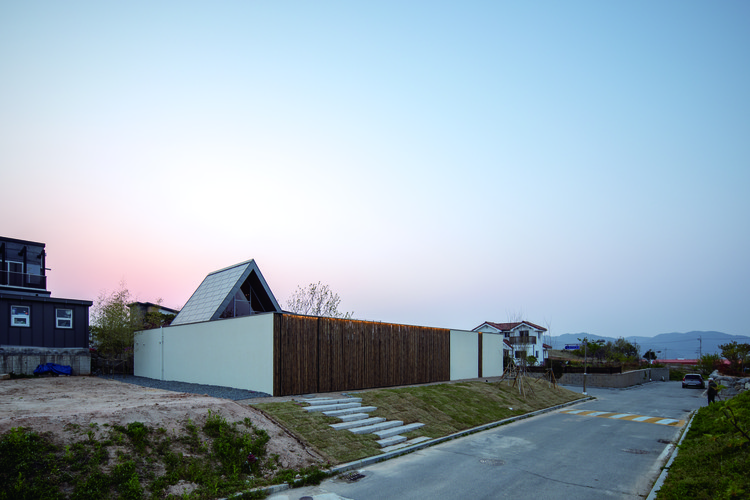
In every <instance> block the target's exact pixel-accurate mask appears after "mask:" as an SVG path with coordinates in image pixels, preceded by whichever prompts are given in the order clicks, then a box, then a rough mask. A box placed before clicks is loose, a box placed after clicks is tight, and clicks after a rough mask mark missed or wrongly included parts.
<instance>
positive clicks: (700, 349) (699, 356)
mask: <svg viewBox="0 0 750 500" xmlns="http://www.w3.org/2000/svg"><path fill="white" fill-rule="evenodd" d="M702 357H703V338H702V337H698V359H700V358H702Z"/></svg>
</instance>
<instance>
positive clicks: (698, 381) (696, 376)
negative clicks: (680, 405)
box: [682, 373, 706, 389]
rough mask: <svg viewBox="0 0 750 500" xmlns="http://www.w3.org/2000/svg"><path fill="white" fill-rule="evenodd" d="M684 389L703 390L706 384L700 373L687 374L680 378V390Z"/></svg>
mask: <svg viewBox="0 0 750 500" xmlns="http://www.w3.org/2000/svg"><path fill="white" fill-rule="evenodd" d="M685 387H697V388H699V389H705V388H706V383H705V382H704V381H703V376H702V375H701V374H700V373H688V374H687V375H685V376H684V377H682V388H683V389H684V388H685Z"/></svg>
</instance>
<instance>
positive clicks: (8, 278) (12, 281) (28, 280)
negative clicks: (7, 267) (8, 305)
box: [0, 271, 47, 290]
mask: <svg viewBox="0 0 750 500" xmlns="http://www.w3.org/2000/svg"><path fill="white" fill-rule="evenodd" d="M0 286H6V287H14V288H30V289H33V290H47V277H46V276H42V275H39V274H31V273H17V272H13V271H0Z"/></svg>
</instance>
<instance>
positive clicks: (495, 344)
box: [482, 333, 503, 377]
mask: <svg viewBox="0 0 750 500" xmlns="http://www.w3.org/2000/svg"><path fill="white" fill-rule="evenodd" d="M502 374H503V334H501V333H497V334H494V333H483V334H482V376H483V377H499V376H500V375H502Z"/></svg>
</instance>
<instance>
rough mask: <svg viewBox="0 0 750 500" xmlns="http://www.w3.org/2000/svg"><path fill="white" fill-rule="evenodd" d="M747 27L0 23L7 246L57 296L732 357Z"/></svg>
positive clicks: (262, 17) (697, 12)
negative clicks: (32, 260)
mask: <svg viewBox="0 0 750 500" xmlns="http://www.w3.org/2000/svg"><path fill="white" fill-rule="evenodd" d="M749 22H750V3H748V2H746V1H744V0H736V1H731V0H730V1H726V2H719V3H714V2H704V1H691V0H688V1H682V0H681V1H662V2H646V1H635V2H597V1H568V2H557V1H535V2H504V1H487V2H484V1H468V2H443V1H407V2H404V1H388V0H385V1H378V2H346V1H316V2H310V1H273V2H271V1H229V0H228V1H222V2H195V1H159V2H153V1H129V2H95V1H67V2H58V1H29V2H2V3H0V76H1V77H0V214H1V215H0V235H2V236H6V237H11V238H18V239H28V240H32V241H37V242H43V243H46V245H47V247H46V251H47V256H48V257H47V264H48V266H47V267H49V268H50V270H49V271H47V275H48V290H50V291H51V292H52V295H53V296H54V297H64V298H72V299H87V300H92V301H96V300H97V298H98V297H100V296H101V295H102V294H107V293H110V292H112V291H114V290H116V289H118V287H119V286H120V283H121V282H124V283H125V285H126V287H127V289H128V290H129V291H130V292H131V294H132V295H133V296H134V297H135V298H137V299H138V300H141V301H150V302H156V301H157V300H161V301H162V303H163V305H165V306H167V307H172V308H175V309H179V308H181V307H182V306H183V305H184V304H185V302H186V301H187V300H188V298H189V297H190V295H191V294H192V293H193V291H195V289H196V288H197V287H198V285H199V284H200V283H201V281H202V280H203V278H204V277H205V276H206V275H207V274H208V273H210V272H212V271H215V270H218V269H221V268H224V267H227V266H230V265H233V264H236V263H239V262H244V261H246V260H249V259H255V261H256V262H257V264H258V265H259V267H260V269H261V272H262V273H263V275H264V277H265V279H266V281H267V282H268V284H269V286H270V288H271V290H272V291H273V293H274V295H275V296H276V298H277V300H278V301H279V303H281V304H282V306H284V305H286V301H287V299H288V298H289V297H290V295H291V294H292V293H293V292H294V290H295V289H296V288H297V287H298V286H305V285H307V284H309V283H313V282H318V281H320V282H322V283H324V284H328V285H329V286H330V287H331V289H333V290H334V291H335V292H337V293H338V294H339V296H340V297H341V303H340V309H341V310H343V311H351V312H353V313H354V317H355V318H358V319H366V320H377V321H383V322H393V323H406V324H413V325H420V326H434V327H442V328H455V329H465V330H470V329H472V328H474V327H476V326H478V325H480V324H481V323H483V322H484V321H494V322H506V321H510V320H514V319H517V318H519V317H523V318H524V319H526V320H528V321H531V322H533V323H535V324H537V325H540V326H544V327H546V328H548V329H549V330H550V332H551V334H552V335H560V334H564V333H577V332H587V333H593V334H597V335H603V336H612V337H619V336H629V335H644V336H652V335H656V334H659V333H665V332H687V331H692V330H706V331H707V330H715V331H722V332H725V333H729V334H734V335H747V334H748V333H749V332H748V327H747V309H748V297H750V259H749V258H748V257H749V256H750V220H749V219H750V217H749V216H750V195H749V194H750V91H748V89H750V57H748V48H750V29H748V23H749Z"/></svg>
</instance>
